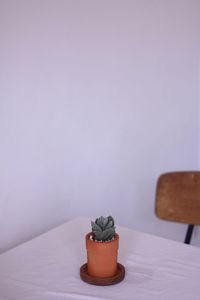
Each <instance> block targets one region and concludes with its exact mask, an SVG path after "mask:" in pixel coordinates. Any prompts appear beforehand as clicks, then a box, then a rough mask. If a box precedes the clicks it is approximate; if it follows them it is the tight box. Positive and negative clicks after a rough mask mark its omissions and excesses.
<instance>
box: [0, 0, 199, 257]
mask: <svg viewBox="0 0 200 300" xmlns="http://www.w3.org/2000/svg"><path fill="white" fill-rule="evenodd" d="M199 12H200V2H199V1H198V0H187V1H186V0H185V1H182V0H173V1H172V0H170V1H167V0H161V1H158V0H148V1H147V0H146V1H145V0H142V1H141V0H137V1H136V0H134V1H133V0H132V1H128V0H123V1H122V0H121V1H117V0H115V1H114V0H109V1H105V0H102V1H92V0H86V1H80V0H76V1H73V0H71V1H69V0H43V1H39V0H29V1H25V0H18V1H14V0H1V1H0V183H1V184H0V251H1V252H3V251H5V250H7V249H9V248H10V247H13V246H15V245H17V244H19V243H21V242H23V241H25V240H27V239H30V238H32V237H34V236H35V235H37V234H39V233H41V232H44V231H46V230H48V229H50V228H52V227H54V226H56V225H58V224H60V223H63V222H65V221H66V220H68V219H70V218H73V217H75V216H79V215H85V216H95V217H96V216H99V215H108V214H112V215H113V216H114V217H115V219H116V222H117V223H118V224H121V225H125V226H128V227H131V228H135V229H139V230H141V231H145V232H150V233H153V234H156V235H160V236H164V237H167V238H171V239H175V240H179V241H182V240H183V238H184V235H185V230H186V226H185V225H180V224H172V223H168V222H164V221H160V220H158V219H157V218H156V217H155V215H154V199H155V185H156V180H157V178H158V176H159V175H160V174H161V173H163V172H166V171H173V170H194V169H198V142H199V141H200V135H199V131H198V129H199V116H198V107H199V104H198V101H199V99H198V92H199V88H200V83H199V61H198V58H199V53H200V52H199V28H200V27H199V25H200V24H199V18H200V13H199ZM198 238H199V234H198V228H196V231H195V236H194V239H193V244H198Z"/></svg>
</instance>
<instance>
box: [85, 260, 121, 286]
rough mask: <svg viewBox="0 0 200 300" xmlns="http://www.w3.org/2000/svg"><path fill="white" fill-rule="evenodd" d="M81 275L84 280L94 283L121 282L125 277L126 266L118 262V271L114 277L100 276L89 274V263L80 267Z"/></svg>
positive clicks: (108, 283) (110, 283) (103, 284)
mask: <svg viewBox="0 0 200 300" xmlns="http://www.w3.org/2000/svg"><path fill="white" fill-rule="evenodd" d="M80 277H81V279H82V280H83V281H85V282H87V283H89V284H94V285H102V286H105V285H112V284H116V283H119V282H121V281H122V280H123V279H124V277H125V268H124V266H123V265H121V264H119V263H117V273H116V274H115V275H114V276H113V277H108V278H99V277H94V276H91V275H89V274H88V272H87V263H86V264H84V265H82V266H81V268H80Z"/></svg>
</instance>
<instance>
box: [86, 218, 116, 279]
mask: <svg viewBox="0 0 200 300" xmlns="http://www.w3.org/2000/svg"><path fill="white" fill-rule="evenodd" d="M91 225H92V232H90V233H88V234H87V235H86V248H87V272H88V274H89V275H90V276H93V277H96V278H111V277H113V276H115V275H116V273H117V265H118V263H117V255H118V247H119V235H118V234H117V233H116V232H115V226H114V225H115V222H114V219H113V217H111V216H108V217H106V218H104V217H102V216H101V217H100V218H97V219H96V220H95V222H93V221H91Z"/></svg>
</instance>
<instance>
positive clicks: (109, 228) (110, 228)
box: [91, 216, 115, 242]
mask: <svg viewBox="0 0 200 300" xmlns="http://www.w3.org/2000/svg"><path fill="white" fill-rule="evenodd" d="M91 225H92V232H93V234H94V240H95V241H102V242H106V241H110V240H112V239H113V237H114V235H115V227H114V225H115V222H114V219H113V217H111V216H108V217H106V218H104V217H102V216H101V217H100V218H97V219H96V221H95V222H93V221H91Z"/></svg>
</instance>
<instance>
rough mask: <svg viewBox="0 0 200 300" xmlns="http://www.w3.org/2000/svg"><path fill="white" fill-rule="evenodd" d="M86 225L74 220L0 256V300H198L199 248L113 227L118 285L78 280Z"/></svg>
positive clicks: (199, 275)
mask: <svg viewBox="0 0 200 300" xmlns="http://www.w3.org/2000/svg"><path fill="white" fill-rule="evenodd" d="M89 230H90V220H89V219H87V218H77V219H74V220H72V221H69V222H67V223H65V224H63V225H61V226H59V227H56V228H55V229H53V230H50V231H49V232H47V233H45V234H42V235H40V236H39V237H37V238H34V239H33V240H31V241H29V242H27V243H24V244H22V245H20V246H18V247H16V248H14V249H12V250H9V251H7V252H6V253H4V254H2V255H0V300H13V299H15V300H65V299H70V300H73V299H78V300H93V299H96V300H103V299H109V300H111V299H115V300H118V299H121V300H126V299H127V300H129V299H130V300H134V299H142V300H147V299H148V300H157V299H159V300H165V299H166V300H179V299H180V300H199V299H200V249H199V248H195V247H193V246H190V245H185V244H182V243H178V242H174V241H170V240H166V239H163V238H159V237H155V236H152V235H149V234H145V233H141V232H137V231H133V230H131V229H127V228H123V227H117V232H118V233H119V235H120V249H119V262H121V263H122V264H123V265H124V266H125V267H126V277H125V280H124V281H123V282H121V283H119V284H118V285H115V286H108V287H100V286H92V285H88V284H87V283H85V282H83V281H81V280H80V277H79V267H80V266H81V265H82V264H83V263H85V261H86V250H85V240H84V235H85V234H86V233H87V232H89Z"/></svg>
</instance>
